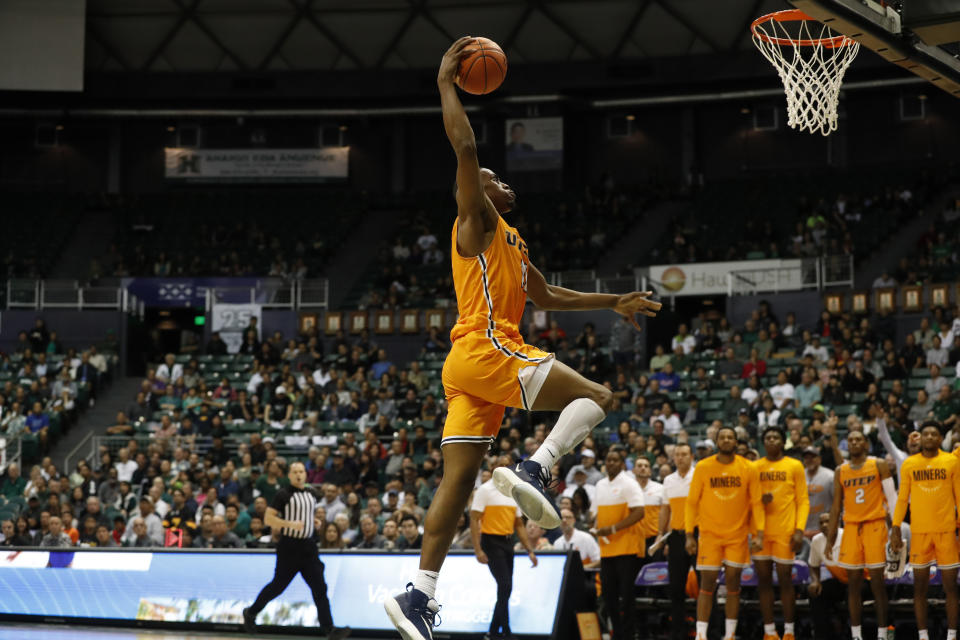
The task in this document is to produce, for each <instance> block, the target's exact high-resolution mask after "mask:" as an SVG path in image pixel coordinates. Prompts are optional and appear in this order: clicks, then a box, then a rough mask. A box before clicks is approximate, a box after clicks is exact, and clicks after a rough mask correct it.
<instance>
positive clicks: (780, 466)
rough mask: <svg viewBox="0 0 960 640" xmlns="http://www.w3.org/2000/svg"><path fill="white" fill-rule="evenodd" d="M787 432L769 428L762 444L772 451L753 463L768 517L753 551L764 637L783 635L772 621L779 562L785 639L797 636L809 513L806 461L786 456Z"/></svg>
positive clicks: (771, 638)
mask: <svg viewBox="0 0 960 640" xmlns="http://www.w3.org/2000/svg"><path fill="white" fill-rule="evenodd" d="M786 439H787V438H786V434H785V433H784V431H783V429H781V428H780V427H767V428H766V429H765V430H764V432H763V447H764V449H766V451H767V455H766V456H765V457H763V458H760V459H759V460H757V461H756V462H755V463H754V466H756V468H757V474H758V475H759V477H760V493H761V498H760V499H761V501H762V502H763V510H764V514H765V517H766V525H767V526H766V529H764V532H763V533H764V535H763V549H761V550H760V552H759V553H755V554H753V561H754V567H755V569H756V571H757V593H758V595H759V597H760V614H761V616H762V617H763V640H780V636H778V635H777V628H776V625H775V623H774V620H773V603H774V600H775V596H774V593H773V565H774V563H776V565H777V579H778V581H779V582H780V602H781V603H782V605H783V640H794V638H795V635H794V623H795V621H796V595H795V593H794V590H793V577H792V575H791V572H792V571H793V558H794V556H795V555H796V553H797V552H798V551H799V550H800V548H801V547H802V546H803V527H804V526H805V525H806V524H807V514H808V513H809V512H810V497H809V495H808V493H807V475H806V472H805V471H804V469H803V464H802V463H801V462H800V461H799V460H797V459H795V458H787V457H784V455H783V445H784V442H785V441H786Z"/></svg>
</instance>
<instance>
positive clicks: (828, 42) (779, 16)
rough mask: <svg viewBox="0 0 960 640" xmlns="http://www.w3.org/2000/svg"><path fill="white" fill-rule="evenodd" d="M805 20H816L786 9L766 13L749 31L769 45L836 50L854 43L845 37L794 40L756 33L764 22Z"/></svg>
mask: <svg viewBox="0 0 960 640" xmlns="http://www.w3.org/2000/svg"><path fill="white" fill-rule="evenodd" d="M806 20H809V21H811V22H816V20H814V19H813V18H811V17H810V16H808V15H807V14H805V13H804V12H803V11H800V10H799V9H787V10H785V11H777V12H775V13H768V14H767V15H765V16H760V17H759V18H757V19H756V20H754V21H753V22H752V23H751V24H750V31H752V32H753V35H755V36H757V37H758V38H760V39H761V40H763V41H764V42H769V43H771V44H777V45H780V46H786V45H791V46H794V47H815V46H818V45H819V46H821V47H826V48H828V49H836V48H837V47H848V46H850V45H851V44H853V43H854V42H856V41H855V40H853V39H852V38H849V37H847V36H845V35H839V36H833V37H832V38H811V39H794V38H776V37H774V36H769V35H767V34H765V33H763V32H762V31H757V27H758V26H760V25H761V24H763V23H764V22H773V21H776V22H803V21H806Z"/></svg>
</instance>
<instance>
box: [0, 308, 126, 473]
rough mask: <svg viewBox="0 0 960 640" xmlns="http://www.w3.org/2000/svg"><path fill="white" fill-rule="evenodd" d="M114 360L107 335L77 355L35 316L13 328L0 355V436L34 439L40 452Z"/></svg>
mask: <svg viewBox="0 0 960 640" xmlns="http://www.w3.org/2000/svg"><path fill="white" fill-rule="evenodd" d="M115 358H116V345H115V344H114V342H113V335H112V334H111V336H110V337H108V339H107V340H105V341H104V342H102V343H101V344H100V345H99V346H98V345H91V346H90V347H89V348H87V349H85V350H83V351H81V352H79V353H78V351H77V350H76V349H75V348H73V347H67V348H64V346H63V344H62V343H61V342H60V339H59V338H58V336H57V332H56V331H53V330H50V329H48V328H47V326H46V323H45V321H44V320H43V319H42V318H37V319H36V321H35V323H34V326H33V327H31V328H30V329H29V330H23V331H20V332H19V334H18V336H17V342H16V345H15V346H14V348H13V350H12V352H10V353H4V354H2V355H0V436H3V437H5V438H6V439H7V441H8V442H12V441H14V440H16V439H18V438H24V439H25V440H26V441H27V442H30V443H31V444H32V443H34V442H35V443H36V444H37V447H38V453H39V454H40V455H42V454H45V453H46V452H47V451H48V450H49V448H50V446H51V445H52V444H53V440H55V439H56V438H57V437H58V436H59V434H60V433H61V432H62V431H63V430H65V429H67V428H69V426H70V425H71V424H73V422H74V421H75V419H76V417H77V414H78V412H79V411H80V410H82V409H84V408H85V406H84V404H85V403H86V404H92V403H93V402H94V401H95V398H96V394H97V390H98V388H99V387H100V385H101V384H102V383H104V382H106V381H107V380H108V379H109V376H110V370H111V367H112V366H113V365H114V363H115Z"/></svg>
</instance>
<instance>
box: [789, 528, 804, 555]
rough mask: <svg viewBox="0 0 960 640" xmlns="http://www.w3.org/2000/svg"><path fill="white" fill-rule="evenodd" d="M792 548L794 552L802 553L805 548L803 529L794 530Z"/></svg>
mask: <svg viewBox="0 0 960 640" xmlns="http://www.w3.org/2000/svg"><path fill="white" fill-rule="evenodd" d="M790 548H791V549H792V550H793V552H794V553H800V549H802V548H803V531H801V530H800V529H797V530H796V531H794V532H793V538H791V539H790Z"/></svg>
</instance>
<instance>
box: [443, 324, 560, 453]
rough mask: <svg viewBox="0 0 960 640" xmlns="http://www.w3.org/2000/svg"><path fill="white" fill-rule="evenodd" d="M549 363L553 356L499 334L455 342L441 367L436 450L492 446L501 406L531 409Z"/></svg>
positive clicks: (479, 333)
mask: <svg viewBox="0 0 960 640" xmlns="http://www.w3.org/2000/svg"><path fill="white" fill-rule="evenodd" d="M553 361H554V360H553V354H550V353H547V352H546V351H541V350H540V349H537V348H536V347H532V346H530V345H528V344H524V343H523V340H522V339H521V338H520V337H519V336H513V337H511V336H507V335H506V334H504V333H503V332H501V331H493V332H492V333H491V334H490V335H489V336H488V335H487V332H485V331H474V332H471V333H468V334H466V335H465V336H462V337H460V338H458V339H457V340H456V341H455V342H454V343H453V346H452V347H451V349H450V353H449V354H448V355H447V360H446V362H444V364H443V387H444V389H445V390H446V397H447V421H446V423H445V424H444V427H443V437H442V439H441V441H440V444H441V446H442V445H445V444H449V443H451V442H491V441H492V440H493V439H494V437H495V436H496V435H497V432H498V431H500V423H501V422H502V421H503V412H504V410H505V408H506V407H517V408H520V409H527V410H528V411H529V410H530V408H531V407H532V406H533V403H534V401H535V400H536V397H537V394H538V393H539V392H540V388H541V387H542V386H543V382H544V380H546V378H547V374H548V373H549V371H550V367H551V366H552V365H553Z"/></svg>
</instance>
